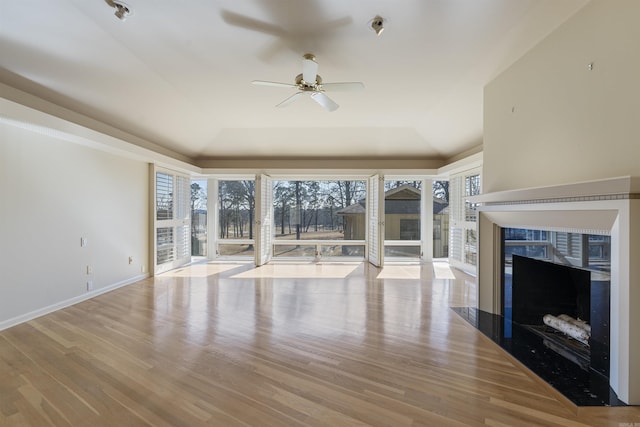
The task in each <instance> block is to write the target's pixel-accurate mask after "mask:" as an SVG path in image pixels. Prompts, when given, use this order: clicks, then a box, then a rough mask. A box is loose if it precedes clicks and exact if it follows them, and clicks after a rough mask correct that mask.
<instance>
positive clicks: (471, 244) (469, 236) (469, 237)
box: [464, 230, 478, 265]
mask: <svg viewBox="0 0 640 427" xmlns="http://www.w3.org/2000/svg"><path fill="white" fill-rule="evenodd" d="M477 244H478V243H477V239H476V230H465V239H464V262H465V263H466V264H471V265H476V261H477Z"/></svg>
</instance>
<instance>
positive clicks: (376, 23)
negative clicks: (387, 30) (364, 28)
mask: <svg viewBox="0 0 640 427" xmlns="http://www.w3.org/2000/svg"><path fill="white" fill-rule="evenodd" d="M384 21H385V20H384V18H383V17H382V16H380V15H376V16H375V18H373V19H372V20H371V29H372V30H373V31H374V32H375V33H376V36H380V34H382V32H383V31H384Z"/></svg>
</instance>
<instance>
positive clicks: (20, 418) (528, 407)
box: [0, 263, 640, 427]
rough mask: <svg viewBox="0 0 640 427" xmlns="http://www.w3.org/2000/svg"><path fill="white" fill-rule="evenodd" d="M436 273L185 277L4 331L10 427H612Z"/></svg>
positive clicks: (350, 269)
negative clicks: (502, 344)
mask: <svg viewBox="0 0 640 427" xmlns="http://www.w3.org/2000/svg"><path fill="white" fill-rule="evenodd" d="M454 274H455V279H434V278H433V271H432V267H431V265H430V264H423V265H413V266H400V267H396V268H389V269H388V270H387V271H386V272H384V274H380V271H379V270H377V269H376V268H373V267H371V266H369V265H367V264H363V263H355V264H352V265H344V264H337V265H336V266H335V267H332V264H331V263H326V264H317V265H309V266H306V267H301V266H300V265H299V264H298V265H291V266H288V265H286V263H278V264H274V265H272V266H271V267H270V268H266V269H265V268H257V269H256V268H254V267H253V266H251V265H249V264H229V265H226V264H224V263H209V264H202V265H196V266H192V267H187V268H183V269H180V271H178V272H170V273H168V274H165V275H161V276H158V277H155V278H152V279H147V280H144V281H141V282H138V283H135V284H132V285H130V286H127V287H124V288H120V289H117V290H115V291H112V292H110V293H107V294H104V295H101V296H99V297H96V298H94V299H92V300H89V301H85V302H83V303H80V304H77V305H74V306H72V307H68V308H66V309H63V310H60V311H58V312H55V313H51V314H49V315H47V316H44V317H41V318H38V319H35V320H33V321H30V322H27V323H24V324H22V325H18V326H15V327H13V328H10V329H7V330H5V331H0V425H2V426H5V425H7V426H46V425H52V426H78V425H81V426H85V425H86V426H92V427H99V426H114V425H127V426H138V425H139V426H145V425H148V426H182V425H184V426H211V425H213V426H340V425H349V426H351V425H363V426H364V425H371V426H378V425H380V426H382V425H392V426H434V425H438V426H447V425H450V426H463V425H471V426H480V425H493V426H505V425H512V426H524V425H537V426H547V425H548V426H558V425H561V426H576V427H579V426H585V425H594V426H610V425H613V426H615V427H618V424H619V423H635V422H640V409H639V408H635V407H627V408H576V407H572V406H571V405H568V404H567V402H566V400H565V399H563V398H561V397H560V396H558V394H557V392H555V391H554V390H553V389H551V388H550V387H549V386H548V385H547V384H546V383H544V382H542V381H541V380H539V379H537V377H535V376H534V375H533V374H532V373H531V372H530V371H528V370H527V369H526V368H525V367H523V366H522V365H521V364H519V363H518V362H517V361H515V360H514V359H512V358H511V357H510V356H508V355H507V354H506V353H504V352H503V351H502V350H501V349H500V348H499V347H497V346H496V345H495V344H494V343H493V342H491V341H490V340H488V339H487V338H486V337H484V336H483V335H482V334H480V333H479V332H478V331H477V330H475V329H474V328H472V327H470V326H469V325H468V324H467V323H466V322H465V321H464V320H462V319H461V318H459V317H458V316H457V315H456V314H455V313H453V312H452V311H451V310H450V309H449V307H451V306H474V305H475V293H476V284H475V279H474V278H472V277H469V276H467V275H465V274H463V273H461V272H459V271H454Z"/></svg>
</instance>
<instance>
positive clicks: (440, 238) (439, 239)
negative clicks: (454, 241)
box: [433, 181, 449, 258]
mask: <svg viewBox="0 0 640 427" xmlns="http://www.w3.org/2000/svg"><path fill="white" fill-rule="evenodd" d="M448 256H449V181H434V182H433V257H434V258H447V257H448Z"/></svg>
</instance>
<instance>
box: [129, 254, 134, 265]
mask: <svg viewBox="0 0 640 427" xmlns="http://www.w3.org/2000/svg"><path fill="white" fill-rule="evenodd" d="M131 264H133V257H132V256H130V257H129V265H131Z"/></svg>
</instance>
